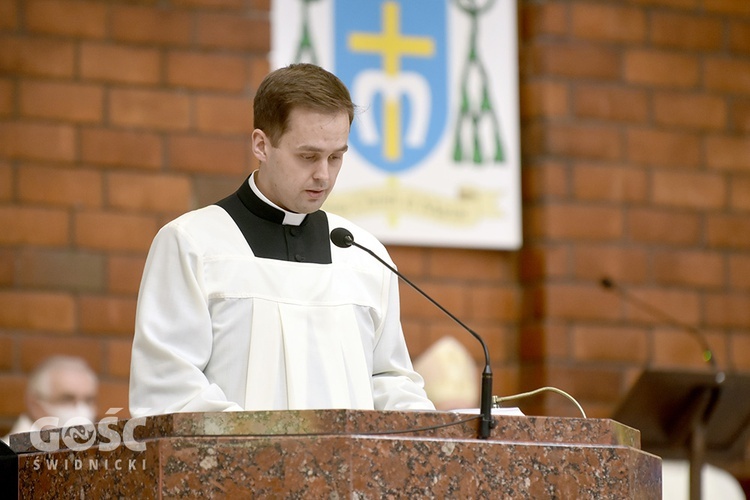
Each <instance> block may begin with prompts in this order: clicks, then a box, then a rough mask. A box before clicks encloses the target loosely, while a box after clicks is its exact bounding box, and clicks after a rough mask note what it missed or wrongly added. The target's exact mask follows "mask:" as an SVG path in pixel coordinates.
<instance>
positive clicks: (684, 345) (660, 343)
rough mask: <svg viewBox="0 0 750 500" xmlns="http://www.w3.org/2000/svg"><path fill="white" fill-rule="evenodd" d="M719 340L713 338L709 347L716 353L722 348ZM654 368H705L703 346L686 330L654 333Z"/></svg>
mask: <svg viewBox="0 0 750 500" xmlns="http://www.w3.org/2000/svg"><path fill="white" fill-rule="evenodd" d="M718 344H719V341H718V339H714V338H711V339H710V342H709V346H710V347H711V350H712V351H714V352H716V351H718V350H719V349H717V348H718V347H720V346H719V345H718ZM653 350H654V354H653V358H652V363H653V365H654V367H664V368H677V367H679V368H682V369H685V368H686V367H689V368H703V367H705V366H706V362H705V361H704V360H703V356H702V348H701V344H700V343H699V342H698V341H697V339H696V338H695V337H694V336H693V335H691V334H690V333H689V332H687V331H685V330H679V329H673V328H662V329H659V330H657V331H656V332H655V333H654V347H653Z"/></svg>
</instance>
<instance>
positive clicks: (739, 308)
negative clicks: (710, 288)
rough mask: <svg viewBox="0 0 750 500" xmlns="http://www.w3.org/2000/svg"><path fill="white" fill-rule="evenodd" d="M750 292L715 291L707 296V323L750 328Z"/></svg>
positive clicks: (715, 325)
mask: <svg viewBox="0 0 750 500" xmlns="http://www.w3.org/2000/svg"><path fill="white" fill-rule="evenodd" d="M748 303H750V294H748V293H731V294H730V293H715V294H711V295H708V296H706V302H705V309H706V324H708V325H710V326H714V327H725V328H742V329H745V330H747V329H748V328H750V307H747V305H748Z"/></svg>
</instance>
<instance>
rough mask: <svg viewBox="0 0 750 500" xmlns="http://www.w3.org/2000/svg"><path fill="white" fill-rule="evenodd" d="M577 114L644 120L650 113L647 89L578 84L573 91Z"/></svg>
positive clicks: (619, 119)
mask: <svg viewBox="0 0 750 500" xmlns="http://www.w3.org/2000/svg"><path fill="white" fill-rule="evenodd" d="M573 102H574V103H575V104H574V110H575V114H576V115H577V116H582V117H587V118H602V119H605V120H614V121H627V122H644V121H646V120H647V118H648V115H649V101H648V96H647V94H646V92H645V91H643V90H640V89H633V88H623V87H604V86H599V85H586V84H582V85H577V86H576V87H575V90H574V92H573Z"/></svg>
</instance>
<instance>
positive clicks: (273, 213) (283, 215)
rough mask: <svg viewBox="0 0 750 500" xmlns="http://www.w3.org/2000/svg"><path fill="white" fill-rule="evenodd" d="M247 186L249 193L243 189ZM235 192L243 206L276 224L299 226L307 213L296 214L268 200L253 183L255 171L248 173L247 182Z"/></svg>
mask: <svg viewBox="0 0 750 500" xmlns="http://www.w3.org/2000/svg"><path fill="white" fill-rule="evenodd" d="M256 172H257V170H256ZM247 187H249V188H250V192H249V193H248V192H245V191H247V189H245V188H247ZM243 192H244V193H243ZM237 194H239V196H240V199H241V200H242V202H243V203H244V204H245V206H247V208H248V209H250V210H252V211H253V212H254V213H255V215H257V216H259V217H263V218H264V219H267V220H270V221H272V222H276V223H277V224H284V225H288V226H299V225H300V224H302V223H303V222H304V221H305V217H307V214H298V213H295V212H290V211H289V210H284V209H283V208H281V207H279V206H278V205H276V204H275V203H273V202H272V201H271V200H269V199H268V198H267V197H266V195H264V194H263V193H262V192H261V191H260V189H259V188H258V185H257V184H256V183H255V172H253V173H252V174H250V176H249V177H248V178H247V182H245V183H244V184H243V185H242V187H240V190H239V191H238V193H237Z"/></svg>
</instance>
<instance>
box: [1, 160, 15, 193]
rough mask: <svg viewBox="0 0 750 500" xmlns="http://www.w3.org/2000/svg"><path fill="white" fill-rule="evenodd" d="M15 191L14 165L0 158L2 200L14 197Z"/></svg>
mask: <svg viewBox="0 0 750 500" xmlns="http://www.w3.org/2000/svg"><path fill="white" fill-rule="evenodd" d="M13 192H14V181H13V167H11V166H10V164H9V163H6V162H4V161H2V160H0V201H8V200H10V199H11V198H12V197H13Z"/></svg>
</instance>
